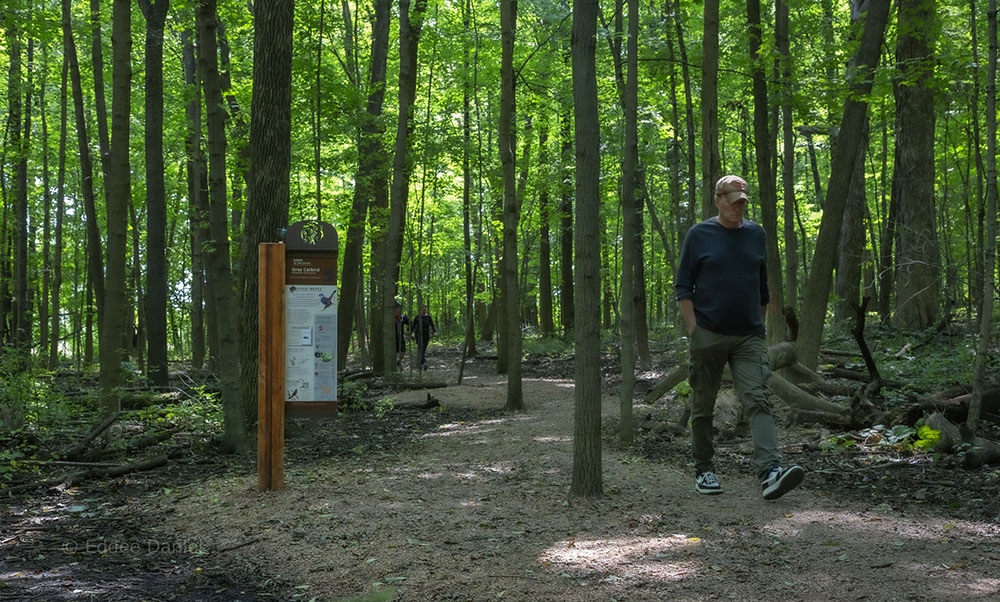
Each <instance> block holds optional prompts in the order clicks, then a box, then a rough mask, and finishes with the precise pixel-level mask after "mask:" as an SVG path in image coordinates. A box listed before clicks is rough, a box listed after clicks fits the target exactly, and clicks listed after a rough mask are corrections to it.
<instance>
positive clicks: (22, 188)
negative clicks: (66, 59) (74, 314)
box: [2, 17, 31, 369]
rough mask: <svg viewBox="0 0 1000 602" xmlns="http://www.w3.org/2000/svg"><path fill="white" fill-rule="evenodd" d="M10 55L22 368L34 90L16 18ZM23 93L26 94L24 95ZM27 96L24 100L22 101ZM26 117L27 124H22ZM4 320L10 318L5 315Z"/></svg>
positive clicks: (16, 314) (9, 30) (26, 337)
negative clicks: (25, 75) (24, 74)
mask: <svg viewBox="0 0 1000 602" xmlns="http://www.w3.org/2000/svg"><path fill="white" fill-rule="evenodd" d="M5 21H7V23H6V27H5V29H6V32H5V33H6V34H7V38H8V43H9V45H10V46H9V48H8V56H9V57H10V64H9V71H8V74H9V76H8V78H7V101H8V103H9V106H10V109H9V113H8V115H7V127H8V129H9V130H10V144H11V147H12V148H13V150H14V154H15V156H14V161H15V165H16V167H15V169H14V178H13V182H14V187H15V188H14V195H13V196H14V237H13V243H14V245H13V246H14V273H13V276H14V307H13V309H14V311H13V316H12V317H13V334H14V337H13V338H14V346H15V348H16V349H17V351H18V355H19V357H18V358H17V363H18V365H19V367H20V368H22V369H24V368H27V366H28V354H29V353H30V352H31V320H30V314H29V312H28V142H29V139H30V135H31V92H30V88H29V86H27V85H25V84H24V83H23V82H22V81H21V71H22V62H21V52H22V50H21V40H20V37H21V36H20V32H19V31H17V27H18V24H17V23H16V20H15V19H14V18H13V17H8V18H6V19H5ZM22 94H24V96H23V97H22ZM22 99H23V100H22ZM22 119H23V123H22ZM2 319H6V317H3V318H2Z"/></svg>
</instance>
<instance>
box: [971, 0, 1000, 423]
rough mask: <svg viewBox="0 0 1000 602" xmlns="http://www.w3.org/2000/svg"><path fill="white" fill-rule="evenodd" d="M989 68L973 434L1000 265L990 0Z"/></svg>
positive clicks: (992, 2) (994, 13)
mask: <svg viewBox="0 0 1000 602" xmlns="http://www.w3.org/2000/svg"><path fill="white" fill-rule="evenodd" d="M987 18H988V20H989V33H988V34H987V35H988V37H989V45H990V50H989V63H988V64H989V67H988V69H987V76H986V220H985V221H986V232H985V234H984V240H985V241H986V249H985V253H984V260H985V261H984V268H983V290H982V308H983V309H982V312H981V314H980V316H979V342H978V343H977V345H976V366H975V377H974V380H973V385H972V400H971V401H970V402H969V415H968V417H967V418H966V420H965V424H966V425H967V426H968V428H969V431H971V432H972V433H973V434H975V432H976V428H977V426H978V422H979V415H980V413H981V411H982V407H983V390H984V389H985V387H986V371H987V369H988V368H987V364H988V362H989V358H990V348H991V343H992V335H993V303H994V300H995V298H996V288H995V286H994V284H995V282H996V273H995V272H994V269H993V268H994V266H995V265H996V264H997V244H996V240H997V159H996V156H997V0H990V5H989V11H988V12H987Z"/></svg>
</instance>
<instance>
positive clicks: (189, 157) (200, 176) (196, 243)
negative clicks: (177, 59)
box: [180, 28, 208, 370]
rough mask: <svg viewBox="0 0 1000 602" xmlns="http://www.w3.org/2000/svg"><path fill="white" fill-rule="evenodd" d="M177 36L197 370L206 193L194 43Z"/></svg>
mask: <svg viewBox="0 0 1000 602" xmlns="http://www.w3.org/2000/svg"><path fill="white" fill-rule="evenodd" d="M180 37H181V46H182V47H183V51H182V53H183V55H182V67H183V69H184V82H185V84H186V85H187V87H188V88H189V89H190V100H189V101H188V103H187V106H186V107H185V115H186V117H187V119H186V121H187V136H186V137H185V140H184V147H185V154H186V160H185V167H186V170H185V171H186V176H187V192H188V224H189V228H188V231H189V236H190V249H191V318H190V320H191V367H192V368H194V369H196V370H199V369H201V368H202V367H203V366H204V365H205V338H206V337H205V315H204V313H205V312H204V310H205V292H204V284H205V262H204V255H203V253H202V250H203V249H204V245H205V241H206V240H207V239H208V235H207V233H206V226H207V217H208V212H207V211H205V209H204V207H205V205H206V196H207V192H208V190H207V187H208V185H207V183H206V180H205V178H206V174H207V172H208V169H207V166H206V165H205V156H204V154H203V153H202V151H201V85H200V82H199V81H198V76H197V65H196V63H195V53H194V44H193V42H192V41H191V37H190V31H189V30H188V29H187V28H185V29H182V30H181V34H180Z"/></svg>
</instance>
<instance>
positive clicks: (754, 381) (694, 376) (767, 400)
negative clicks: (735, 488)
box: [688, 327, 781, 475]
mask: <svg viewBox="0 0 1000 602" xmlns="http://www.w3.org/2000/svg"><path fill="white" fill-rule="evenodd" d="M688 344H689V348H690V356H689V362H690V364H689V374H688V383H689V384H690V385H691V390H692V397H691V452H692V455H693V456H694V467H695V470H696V471H697V472H699V473H700V472H705V471H709V470H711V471H714V470H715V468H714V466H713V464H712V458H713V456H714V455H715V446H714V444H713V437H712V418H713V415H714V412H715V398H716V395H718V393H719V387H720V386H721V384H722V370H723V368H724V367H725V366H726V364H729V370H730V372H731V373H732V375H733V384H734V385H735V387H736V394H737V395H738V396H739V398H740V402H741V403H742V404H743V409H744V410H745V412H746V416H747V420H748V422H749V424H750V436H751V437H752V438H753V443H754V454H753V463H754V467H755V468H756V470H757V474H758V475H763V474H764V473H766V472H767V471H768V469H770V468H771V467H773V466H777V465H778V463H779V462H780V459H781V458H780V456H779V454H778V434H777V429H776V428H775V426H774V416H773V415H772V413H771V397H770V392H769V391H768V388H767V381H768V379H770V377H771V370H770V369H769V368H768V365H767V345H766V343H765V341H764V335H754V336H727V335H721V334H716V333H714V332H711V331H708V330H705V329H704V328H701V327H696V328H695V329H694V332H692V333H691V336H690V337H689V338H688Z"/></svg>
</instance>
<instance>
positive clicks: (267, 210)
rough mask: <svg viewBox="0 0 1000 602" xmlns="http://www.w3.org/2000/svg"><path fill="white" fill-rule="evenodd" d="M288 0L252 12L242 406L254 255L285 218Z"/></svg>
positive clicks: (251, 409) (246, 396) (249, 401)
mask: <svg viewBox="0 0 1000 602" xmlns="http://www.w3.org/2000/svg"><path fill="white" fill-rule="evenodd" d="M293 7H294V2H293V0H274V1H271V2H263V3H260V4H258V5H257V12H256V14H255V15H254V23H255V27H254V44H253V47H254V60H253V81H254V93H253V99H252V101H251V104H250V151H249V154H250V158H251V159H250V160H251V169H250V171H249V173H250V174H251V175H252V177H251V179H250V182H249V195H248V198H247V205H246V208H245V209H244V218H245V219H244V223H243V242H242V245H243V246H242V252H241V256H242V258H243V260H242V262H241V264H240V267H241V270H242V274H241V276H240V282H241V283H243V290H242V291H240V295H241V296H242V306H241V309H242V312H243V320H242V325H243V329H242V331H241V335H242V336H241V339H240V346H241V353H240V368H241V372H240V381H241V387H240V390H241V391H242V393H243V400H242V401H243V406H244V411H245V413H246V414H247V415H248V416H256V413H257V399H258V398H257V383H258V374H257V372H258V351H259V347H258V345H259V340H258V339H259V325H258V323H257V320H258V307H259V299H260V297H259V294H258V286H259V276H260V273H259V267H260V261H259V255H258V248H259V246H260V244H261V243H263V242H270V241H273V240H274V236H275V233H276V232H277V231H278V230H279V229H280V228H281V227H282V226H285V225H287V224H288V202H289V200H288V199H289V172H290V171H291V154H292V150H291V149H292V134H291V131H292V117H291V111H292V107H291V105H292V23H293V16H294V11H293Z"/></svg>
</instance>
